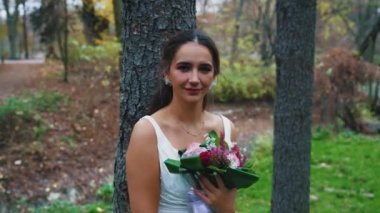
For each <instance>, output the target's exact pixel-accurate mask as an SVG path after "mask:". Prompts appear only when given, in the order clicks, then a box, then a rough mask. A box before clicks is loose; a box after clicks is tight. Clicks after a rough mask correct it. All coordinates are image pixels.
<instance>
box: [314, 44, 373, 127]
mask: <svg viewBox="0 0 380 213" xmlns="http://www.w3.org/2000/svg"><path fill="white" fill-rule="evenodd" d="M372 79H378V74H377V68H376V67H375V66H373V65H371V64H369V63H367V62H365V61H363V60H360V59H359V58H358V57H356V56H355V55H354V54H353V53H351V52H350V51H349V50H346V49H342V48H335V49H332V50H331V51H330V52H329V53H328V54H327V55H326V56H324V57H323V59H322V60H321V62H320V63H319V64H318V65H317V66H316V68H315V90H314V91H315V92H314V104H315V106H316V108H317V109H319V116H318V117H317V119H319V121H320V122H322V123H330V122H332V123H335V124H337V122H338V121H337V120H338V119H341V120H342V121H343V124H344V127H346V128H349V129H352V130H354V131H361V130H362V128H363V127H362V126H361V123H360V117H361V115H360V110H359V109H358V106H359V104H362V103H365V102H366V95H365V94H364V93H363V92H362V91H361V90H360V86H361V85H363V84H365V83H367V82H368V81H370V80H372ZM362 111H363V110H362Z"/></svg>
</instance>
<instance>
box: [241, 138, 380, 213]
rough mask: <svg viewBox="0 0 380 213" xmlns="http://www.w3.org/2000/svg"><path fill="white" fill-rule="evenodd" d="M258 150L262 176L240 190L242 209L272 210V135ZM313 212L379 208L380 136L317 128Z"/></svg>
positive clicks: (371, 210) (257, 155)
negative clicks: (318, 129)
mask: <svg viewBox="0 0 380 213" xmlns="http://www.w3.org/2000/svg"><path fill="white" fill-rule="evenodd" d="M262 141H266V143H265V142H260V143H259V144H258V145H257V148H256V150H255V152H254V159H255V170H256V171H257V173H258V174H259V175H260V177H261V179H260V180H259V182H257V183H256V184H255V185H254V186H252V187H250V188H248V189H242V190H240V191H239V192H238V201H237V209H238V212H269V211H270V197H271V179H272V149H271V144H270V143H271V142H270V141H271V139H270V138H268V137H267V138H266V139H265V140H262ZM312 143H313V144H312V160H311V189H310V199H311V206H310V207H311V210H310V211H311V212H313V213H314V212H315V213H329V212H332V213H333V212H334V213H335V212H339V213H340V212H355V213H356V212H365V213H367V212H378V211H379V210H378V209H379V208H380V199H379V193H380V181H379V179H377V178H378V176H380V139H379V137H377V138H374V137H365V136H362V135H357V134H353V133H350V132H343V133H340V134H336V135H334V134H332V133H331V132H329V131H316V132H315V133H314V139H313V142H312Z"/></svg>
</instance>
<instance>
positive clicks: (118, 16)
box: [112, 0, 123, 41]
mask: <svg viewBox="0 0 380 213" xmlns="http://www.w3.org/2000/svg"><path fill="white" fill-rule="evenodd" d="M112 5H113V15H114V19H115V32H116V37H117V38H118V40H119V41H121V39H122V31H123V30H122V29H123V16H122V10H121V0H112Z"/></svg>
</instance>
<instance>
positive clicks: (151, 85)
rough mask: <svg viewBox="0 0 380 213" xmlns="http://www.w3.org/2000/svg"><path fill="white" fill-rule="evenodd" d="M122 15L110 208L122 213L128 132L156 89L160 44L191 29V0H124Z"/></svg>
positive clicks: (125, 208) (125, 203)
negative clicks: (118, 130)
mask: <svg viewBox="0 0 380 213" xmlns="http://www.w3.org/2000/svg"><path fill="white" fill-rule="evenodd" d="M123 14H125V22H124V23H123V26H124V29H125V33H123V41H124V42H123V66H122V67H123V69H122V70H121V76H120V78H121V79H120V135H119V141H118V145H117V150H116V159H115V168H114V169H115V174H114V188H115V192H114V197H113V206H114V210H113V211H114V212H123V213H124V212H130V208H129V198H128V193H127V191H128V189H127V182H126V171H125V151H126V149H127V148H128V142H129V139H130V135H131V131H132V128H133V126H134V124H135V123H136V122H137V121H138V120H139V119H140V118H141V117H142V116H144V115H146V114H147V113H148V109H149V106H150V99H151V97H152V94H153V93H154V91H155V89H156V88H157V83H158V76H159V75H158V69H157V68H158V64H159V60H160V47H161V44H162V43H163V42H164V41H165V40H166V39H167V38H168V36H170V35H172V34H173V33H174V32H176V31H179V30H184V29H194V28H195V24H196V23H195V0H187V1H165V0H155V1H150V0H126V1H123ZM136 163H137V162H136Z"/></svg>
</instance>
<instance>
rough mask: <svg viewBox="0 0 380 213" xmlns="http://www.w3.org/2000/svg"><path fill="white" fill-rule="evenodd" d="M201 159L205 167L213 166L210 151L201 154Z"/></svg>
mask: <svg viewBox="0 0 380 213" xmlns="http://www.w3.org/2000/svg"><path fill="white" fill-rule="evenodd" d="M199 157H200V159H201V161H202V164H203V166H204V167H208V166H209V165H210V164H211V153H210V151H206V152H201V153H200V154H199Z"/></svg>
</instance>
